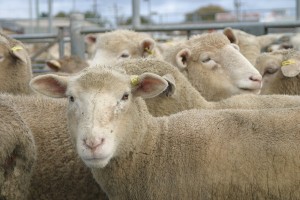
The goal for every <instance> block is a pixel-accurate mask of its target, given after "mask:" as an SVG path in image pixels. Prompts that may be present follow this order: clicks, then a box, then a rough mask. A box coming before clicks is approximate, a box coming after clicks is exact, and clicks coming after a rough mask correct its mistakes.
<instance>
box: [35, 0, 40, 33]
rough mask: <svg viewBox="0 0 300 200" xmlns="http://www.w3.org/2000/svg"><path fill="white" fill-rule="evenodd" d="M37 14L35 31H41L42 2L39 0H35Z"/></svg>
mask: <svg viewBox="0 0 300 200" xmlns="http://www.w3.org/2000/svg"><path fill="white" fill-rule="evenodd" d="M35 15H36V29H35V32H37V33H39V32H40V3H39V0H35Z"/></svg>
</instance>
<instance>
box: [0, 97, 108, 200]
mask: <svg viewBox="0 0 300 200" xmlns="http://www.w3.org/2000/svg"><path fill="white" fill-rule="evenodd" d="M0 101H1V102H7V103H9V104H10V105H13V107H14V108H15V109H16V110H17V111H18V112H19V114H20V116H21V118H22V119H23V120H24V122H25V123H26V124H27V125H28V127H29V128H30V130H31V131H32V134H33V137H34V140H35V145H36V151H37V160H36V165H35V166H34V168H33V173H32V179H31V186H30V189H29V194H28V199H39V200H43V199H45V200H46V199H47V200H49V199H55V200H65V199H72V200H82V199H85V200H86V199H87V200H95V199H97V200H104V199H106V196H105V194H104V193H103V192H102V191H101V190H100V188H99V186H98V184H97V183H96V182H95V180H94V179H93V177H92V174H91V172H90V171H89V170H88V169H87V167H86V166H85V165H84V164H83V163H82V161H81V160H80V159H79V158H78V156H77V154H76V152H75V151H74V148H73V146H72V143H71V140H70V136H69V134H68V128H67V119H66V116H65V111H66V106H67V104H66V103H67V102H66V101H65V100H64V99H57V100H56V99H51V98H44V97H43V96H41V95H27V96H22V95H11V94H0Z"/></svg>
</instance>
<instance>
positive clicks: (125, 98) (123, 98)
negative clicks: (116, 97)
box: [122, 93, 129, 101]
mask: <svg viewBox="0 0 300 200" xmlns="http://www.w3.org/2000/svg"><path fill="white" fill-rule="evenodd" d="M128 97H129V94H128V93H124V94H123V96H122V100H123V101H126V100H128Z"/></svg>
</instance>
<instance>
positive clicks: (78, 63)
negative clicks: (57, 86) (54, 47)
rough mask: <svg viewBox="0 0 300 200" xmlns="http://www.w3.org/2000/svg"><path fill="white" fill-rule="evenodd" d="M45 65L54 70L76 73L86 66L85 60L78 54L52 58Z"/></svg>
mask: <svg viewBox="0 0 300 200" xmlns="http://www.w3.org/2000/svg"><path fill="white" fill-rule="evenodd" d="M46 65H47V66H48V67H49V68H50V69H51V70H52V71H54V72H63V73H76V72H78V71H80V70H82V69H83V68H85V67H87V66H88V63H87V61H85V60H83V59H81V58H80V57H79V56H64V57H63V58H61V59H52V60H48V61H47V62H46Z"/></svg>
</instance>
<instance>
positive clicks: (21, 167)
mask: <svg viewBox="0 0 300 200" xmlns="http://www.w3.org/2000/svg"><path fill="white" fill-rule="evenodd" d="M0 112H1V117H0V124H1V126H0V138H1V145H0V199H6V200H15V199H20V200H23V199H24V200H25V199H27V196H28V193H29V192H28V190H29V188H30V181H31V176H32V169H33V168H34V164H35V161H36V149H35V143H34V139H33V136H32V133H31V131H30V129H29V128H28V126H27V125H26V124H25V122H24V121H23V120H22V118H21V117H20V115H19V114H18V113H17V111H16V110H14V109H13V108H12V107H11V106H9V105H8V104H6V103H5V102H4V101H1V102H0Z"/></svg>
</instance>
